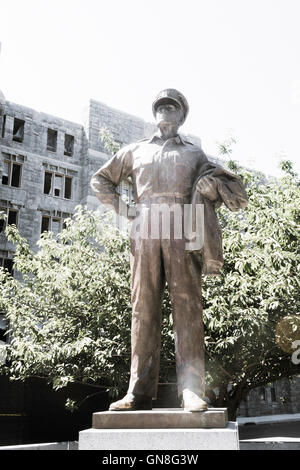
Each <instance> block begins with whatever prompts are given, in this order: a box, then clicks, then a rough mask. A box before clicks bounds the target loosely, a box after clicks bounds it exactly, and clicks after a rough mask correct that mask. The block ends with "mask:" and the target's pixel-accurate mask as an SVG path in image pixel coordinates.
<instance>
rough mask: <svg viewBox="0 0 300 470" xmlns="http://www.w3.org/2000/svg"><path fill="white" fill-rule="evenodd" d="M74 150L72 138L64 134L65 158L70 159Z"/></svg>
mask: <svg viewBox="0 0 300 470" xmlns="http://www.w3.org/2000/svg"><path fill="white" fill-rule="evenodd" d="M73 150H74V137H73V136H72V135H69V134H65V150H64V155H67V157H72V155H73Z"/></svg>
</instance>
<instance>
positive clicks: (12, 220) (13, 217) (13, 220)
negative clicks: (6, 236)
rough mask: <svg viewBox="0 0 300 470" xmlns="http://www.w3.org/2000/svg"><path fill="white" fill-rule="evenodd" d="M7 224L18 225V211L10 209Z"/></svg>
mask: <svg viewBox="0 0 300 470" xmlns="http://www.w3.org/2000/svg"><path fill="white" fill-rule="evenodd" d="M7 224H8V225H17V211H14V210H12V209H9V211H8V218H7Z"/></svg>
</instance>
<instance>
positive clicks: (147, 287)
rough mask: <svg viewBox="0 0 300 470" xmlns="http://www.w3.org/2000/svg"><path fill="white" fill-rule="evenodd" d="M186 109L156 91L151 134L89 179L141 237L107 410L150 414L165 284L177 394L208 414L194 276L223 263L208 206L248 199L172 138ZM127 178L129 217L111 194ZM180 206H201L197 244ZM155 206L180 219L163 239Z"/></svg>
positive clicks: (136, 241) (178, 97)
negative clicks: (123, 382)
mask: <svg viewBox="0 0 300 470" xmlns="http://www.w3.org/2000/svg"><path fill="white" fill-rule="evenodd" d="M188 110H189V107H188V103H187V100H186V99H185V97H184V96H183V95H182V93H180V92H178V91H177V90H175V89H166V90H163V91H162V92H160V93H159V94H158V96H157V98H156V99H155V101H154V103H153V114H154V116H155V119H156V124H157V128H158V131H157V133H156V134H155V135H153V136H152V137H151V138H150V139H143V140H141V141H138V142H136V143H133V144H130V145H127V146H125V147H124V148H122V149H121V150H119V151H118V152H117V153H116V154H115V155H114V156H113V157H112V158H111V159H110V160H109V161H107V162H106V163H105V164H104V165H103V166H102V167H101V168H100V169H99V170H98V171H97V172H96V173H95V174H94V175H93V177H92V180H91V186H92V188H93V191H94V193H95V194H96V196H97V197H98V198H99V199H100V201H101V202H102V203H103V204H104V205H107V206H109V207H112V206H113V208H114V209H115V211H116V212H117V213H122V212H123V211H124V208H125V210H126V211H127V216H128V218H129V219H131V218H134V227H135V228H134V230H135V231H136V232H137V227H138V228H139V229H140V231H139V232H138V233H139V234H140V236H136V233H135V236H133V237H131V258H130V263H131V288H132V296H131V301H132V329H131V347H132V356H131V375H130V383H129V388H128V392H127V394H126V396H125V397H124V398H123V399H122V400H119V401H117V402H115V403H112V404H111V406H110V408H109V409H110V410H112V411H114V410H118V411H119V410H124V411H126V410H142V409H143V410H149V409H152V399H153V398H155V397H156V393H157V385H158V377H159V358H160V332H161V302H162V295H163V290H164V287H165V283H166V282H167V283H168V287H169V291H170V298H171V304H172V314H173V325H174V326H173V328H174V336H175V351H176V371H177V379H178V394H179V396H182V403H183V407H184V409H185V410H187V411H204V410H206V409H207V404H206V402H205V401H204V400H203V397H204V394H205V379H204V333H203V322H202V296H201V275H202V273H204V274H211V275H215V274H218V273H219V270H220V268H221V266H222V263H223V257H222V239H221V229H220V226H219V223H218V220H217V217H216V214H215V208H216V207H218V206H219V205H220V204H221V203H222V202H224V203H225V204H226V205H227V207H228V208H229V209H231V210H237V209H239V208H244V207H245V206H246V205H247V196H246V193H245V190H244V188H243V185H242V183H241V180H240V178H239V177H238V176H236V175H234V174H233V173H231V172H229V171H227V170H225V169H223V168H222V167H220V166H218V165H216V164H214V163H211V162H209V160H208V159H207V157H206V155H205V154H204V152H203V151H202V149H201V148H200V147H198V146H196V145H194V144H192V143H191V142H189V141H188V140H186V139H184V138H183V137H181V136H180V135H179V134H178V128H179V127H180V125H181V124H182V123H183V122H184V121H185V119H186V116H187V114H188ZM129 177H130V178H131V181H132V185H133V194H134V201H135V203H136V204H137V206H138V213H137V215H135V216H134V217H132V216H131V215H130V207H129V206H128V205H126V204H125V202H124V201H120V195H119V194H118V193H117V192H116V187H117V185H119V183H120V181H121V180H124V179H127V178H129ZM187 205H189V206H191V207H193V208H195V206H197V205H199V206H201V207H202V208H203V216H204V219H203V220H202V227H201V229H202V231H203V237H204V241H203V246H202V245H201V246H200V247H199V246H194V247H193V244H190V245H189V244H187V239H186V237H185V235H184V234H183V231H182V230H180V229H182V227H183V225H184V220H185V217H184V215H183V214H184V208H185V207H186V206H187ZM162 206H163V207H164V208H165V207H167V208H171V209H172V208H174V207H176V208H179V209H182V212H181V214H182V215H181V219H178V217H177V218H175V215H174V214H173V215H174V217H173V218H172V217H169V219H168V220H169V230H167V234H168V236H163V235H162V234H161V229H162V223H161V219H156V221H155V217H153V214H154V212H155V213H156V215H157V208H159V209H160V208H161V207H162ZM154 209H155V210H154ZM159 212H160V211H158V213H159ZM169 215H170V214H169ZM157 220H158V222H157ZM159 220H160V222H159ZM178 220H179V222H178ZM153 229H155V230H153ZM157 229H158V234H157ZM149 232H150V233H149ZM175 232H176V234H175ZM142 233H146V236H141V234H142ZM180 233H181V234H182V235H181V236H180ZM184 233H185V232H184ZM178 234H179V235H178Z"/></svg>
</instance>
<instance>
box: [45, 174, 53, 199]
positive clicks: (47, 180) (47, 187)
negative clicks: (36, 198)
mask: <svg viewBox="0 0 300 470" xmlns="http://www.w3.org/2000/svg"><path fill="white" fill-rule="evenodd" d="M51 184H52V173H48V172H47V171H46V172H45V180H44V194H50V191H51Z"/></svg>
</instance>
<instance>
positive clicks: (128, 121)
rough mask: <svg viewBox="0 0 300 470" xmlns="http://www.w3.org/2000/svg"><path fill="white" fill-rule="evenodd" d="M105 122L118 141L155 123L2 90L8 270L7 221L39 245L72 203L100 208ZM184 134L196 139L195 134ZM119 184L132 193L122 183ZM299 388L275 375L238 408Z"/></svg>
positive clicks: (294, 406) (282, 404)
mask: <svg viewBox="0 0 300 470" xmlns="http://www.w3.org/2000/svg"><path fill="white" fill-rule="evenodd" d="M103 127H106V128H107V129H109V130H110V132H111V133H112V134H113V136H114V139H115V140H116V141H117V142H118V143H119V144H120V145H121V146H122V145H125V144H128V143H130V142H134V141H136V140H139V139H142V138H145V137H150V135H152V134H153V132H154V131H155V129H156V127H155V126H154V124H151V123H147V122H145V121H143V120H142V119H139V118H137V117H135V116H132V115H129V114H127V113H123V112H120V111H118V110H116V109H113V108H111V107H109V106H107V105H105V104H103V103H100V102H97V101H95V100H91V101H90V103H89V106H88V108H87V112H86V116H85V119H84V123H83V124H77V123H74V122H70V121H67V120H64V119H60V118H58V117H55V116H51V115H48V114H45V113H42V112H37V111H35V110H33V109H30V108H27V107H24V106H20V105H18V104H15V103H11V102H8V101H6V100H5V99H4V97H3V95H2V97H1V100H0V210H1V211H4V212H5V213H6V215H7V220H6V221H5V222H4V221H1V220H0V266H4V267H5V268H7V269H8V270H9V271H11V272H12V271H13V254H14V247H13V245H12V244H10V243H9V242H8V241H7V239H6V236H5V233H4V230H5V226H6V224H10V223H11V224H16V225H17V226H18V228H19V230H20V233H21V235H22V236H23V237H26V239H27V240H28V241H29V243H30V246H31V247H32V248H33V249H37V245H36V243H37V241H38V240H39V239H40V235H41V233H42V232H43V231H44V230H51V231H53V232H54V233H55V234H56V233H58V232H59V231H60V230H61V229H62V227H63V223H64V219H65V218H68V217H70V216H71V215H72V214H73V213H74V210H75V207H76V206H77V205H78V204H82V205H86V206H87V207H88V208H89V209H96V208H97V207H99V201H98V199H97V198H96V197H95V196H94V195H93V193H92V191H91V188H90V184H89V183H90V179H91V176H92V174H93V173H94V172H95V171H96V170H97V169H98V168H99V167H100V166H101V165H102V164H103V163H104V162H105V161H106V160H107V159H108V158H110V155H109V153H108V152H107V150H106V149H105V147H104V145H103V142H102V140H101V138H100V129H101V128H103ZM188 138H189V140H190V141H192V142H194V143H196V144H198V145H201V141H200V139H199V138H197V137H195V136H188ZM210 158H211V159H213V160H215V161H218V159H215V158H213V157H210ZM119 190H120V192H121V193H122V192H124V191H126V192H127V193H129V192H130V188H129V187H128V186H126V183H125V182H124V183H121V187H120V188H119ZM128 195H129V196H130V194H128ZM15 275H17V273H15ZM5 328H6V325H5V321H4V318H3V316H2V317H1V316H0V343H1V341H2V342H4V341H5V336H4V333H5ZM274 390H275V392H274ZM299 395H300V377H298V378H297V377H296V378H295V380H294V382H289V381H280V382H276V384H274V385H273V386H272V387H267V388H265V389H264V391H263V390H262V389H256V390H253V391H252V392H251V393H250V394H249V396H248V398H247V401H245V402H243V403H242V404H241V407H240V410H239V414H240V415H241V416H242V415H244V416H251V415H252V416H253V415H259V414H274V413H280V412H281V413H282V412H285V413H287V412H296V411H297V412H300V406H299V401H300V400H299ZM282 397H283V398H282Z"/></svg>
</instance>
